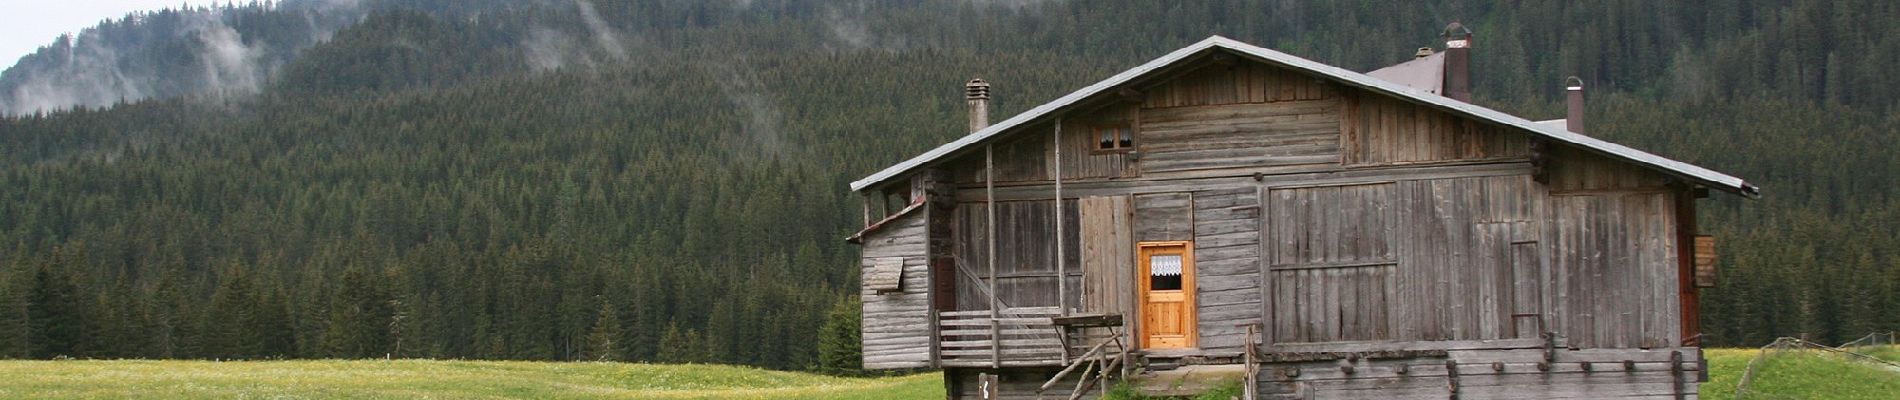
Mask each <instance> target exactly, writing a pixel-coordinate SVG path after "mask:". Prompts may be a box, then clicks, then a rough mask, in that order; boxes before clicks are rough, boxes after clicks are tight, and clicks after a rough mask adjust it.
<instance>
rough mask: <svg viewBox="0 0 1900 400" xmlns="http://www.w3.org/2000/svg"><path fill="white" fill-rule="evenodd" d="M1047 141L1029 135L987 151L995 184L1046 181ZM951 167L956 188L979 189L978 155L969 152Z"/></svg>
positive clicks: (1045, 129)
mask: <svg viewBox="0 0 1900 400" xmlns="http://www.w3.org/2000/svg"><path fill="white" fill-rule="evenodd" d="M1035 129H1038V130H1039V131H1040V132H1048V129H1050V128H1048V127H1046V126H1044V127H1038V128H1035ZM1051 140H1052V139H1051V138H1050V136H1049V135H1048V134H1046V133H1045V134H1042V135H1034V134H1030V135H1022V136H1021V137H1017V138H1011V139H1010V140H1008V141H1004V142H1002V143H999V144H997V145H996V147H994V148H992V149H991V152H992V154H991V156H992V157H995V159H994V160H993V161H994V165H996V174H995V176H994V177H995V179H996V182H997V183H1003V184H1008V183H1016V182H1040V181H1048V180H1049V170H1048V164H1049V157H1050V153H1051V152H1050V147H1049V144H1050V143H1049V142H1050V141H1051ZM1063 156H1065V157H1067V156H1069V155H1068V154H1067V153H1065V154H1063ZM953 165H955V167H953V168H951V169H952V170H954V171H956V177H955V179H956V183H957V184H959V185H965V186H970V185H977V186H980V185H982V184H983V178H984V172H983V152H982V151H976V152H972V154H970V155H968V156H964V157H962V158H960V159H958V160H956V161H955V162H954V164H953Z"/></svg>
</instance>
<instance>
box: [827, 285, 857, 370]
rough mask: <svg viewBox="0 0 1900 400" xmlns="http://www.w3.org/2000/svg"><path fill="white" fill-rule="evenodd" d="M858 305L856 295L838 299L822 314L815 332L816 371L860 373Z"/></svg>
mask: <svg viewBox="0 0 1900 400" xmlns="http://www.w3.org/2000/svg"><path fill="white" fill-rule="evenodd" d="M860 311H861V306H860V305H859V303H858V298H857V296H846V297H844V298H841V299H838V301H837V302H836V303H834V304H832V306H831V311H830V312H827V313H825V325H824V327H823V328H821V329H819V333H818V370H819V371H820V372H823V373H827V374H833V375H854V374H860V373H863V371H864V368H863V359H862V357H863V356H862V355H863V347H862V346H863V344H862V343H861V342H862V341H861V340H860V337H861V336H860V335H862V334H861V333H859V331H858V327H859V325H860V321H861V318H862V317H861V316H860V315H859V312H860Z"/></svg>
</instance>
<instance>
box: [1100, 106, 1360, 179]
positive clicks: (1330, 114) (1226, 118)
mask: <svg viewBox="0 0 1900 400" xmlns="http://www.w3.org/2000/svg"><path fill="white" fill-rule="evenodd" d="M1337 106H1338V102H1337V101H1334V100H1310V101H1293V102H1279V103H1267V104H1235V105H1220V106H1203V107H1181V108H1165V109H1157V110H1145V111H1143V112H1142V119H1141V129H1140V132H1141V136H1140V139H1141V140H1140V141H1139V142H1138V143H1137V147H1139V148H1140V151H1141V162H1140V169H1141V171H1142V174H1143V175H1144V176H1164V175H1166V174H1164V173H1166V172H1173V171H1188V170H1199V169H1222V168H1242V167H1270V166H1285V165H1299V164H1338V162H1339V156H1338V154H1339V122H1338V121H1339V117H1338V115H1337V111H1338V107H1337Z"/></svg>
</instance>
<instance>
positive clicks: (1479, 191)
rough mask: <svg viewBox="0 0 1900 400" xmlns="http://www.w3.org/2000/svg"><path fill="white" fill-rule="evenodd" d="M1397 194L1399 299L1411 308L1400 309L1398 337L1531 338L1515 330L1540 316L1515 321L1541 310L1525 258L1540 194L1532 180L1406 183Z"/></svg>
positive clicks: (1535, 266)
mask: <svg viewBox="0 0 1900 400" xmlns="http://www.w3.org/2000/svg"><path fill="white" fill-rule="evenodd" d="M1398 189H1399V191H1398V193H1397V195H1398V201H1399V204H1400V205H1399V207H1398V209H1399V215H1398V218H1399V219H1400V221H1402V222H1401V223H1402V224H1403V225H1404V226H1406V228H1405V229H1404V230H1403V231H1402V232H1403V233H1402V234H1401V236H1400V238H1399V240H1400V241H1401V243H1400V244H1399V248H1400V249H1401V250H1400V254H1401V255H1400V256H1399V265H1398V268H1399V271H1400V275H1401V276H1400V280H1399V285H1400V286H1401V288H1400V289H1399V290H1400V292H1399V294H1398V295H1399V296H1400V298H1401V299H1404V300H1403V301H1404V302H1405V303H1406V304H1408V305H1411V307H1414V308H1410V309H1404V308H1402V309H1400V310H1399V311H1398V312H1400V313H1403V315H1401V316H1400V319H1399V320H1398V324H1397V325H1398V326H1400V327H1403V329H1404V331H1403V332H1402V333H1403V336H1402V337H1404V338H1406V339H1415V340H1475V339H1502V338H1513V337H1536V336H1537V332H1535V330H1534V329H1533V331H1532V332H1518V331H1517V329H1515V327H1516V326H1517V325H1518V322H1519V321H1518V320H1519V319H1522V320H1524V321H1528V322H1529V323H1531V324H1535V323H1536V322H1537V318H1540V317H1527V318H1513V314H1518V313H1520V312H1522V311H1526V310H1537V309H1539V308H1541V302H1539V301H1538V300H1536V299H1538V298H1541V296H1539V295H1536V294H1537V293H1541V292H1540V291H1539V285H1540V281H1539V280H1537V279H1534V277H1536V276H1538V272H1539V271H1541V268H1542V263H1541V262H1539V261H1540V260H1539V259H1538V257H1534V256H1531V255H1532V254H1536V251H1535V250H1534V249H1535V246H1537V241H1538V237H1537V236H1538V235H1537V233H1538V229H1537V228H1536V226H1537V225H1536V222H1535V221H1536V220H1537V219H1538V215H1539V211H1540V204H1542V201H1541V198H1542V197H1543V195H1542V191H1541V190H1540V189H1538V187H1537V185H1536V183H1535V182H1532V181H1531V179H1530V177H1529V176H1525V175H1517V176H1499V177H1485V178H1457V179H1437V180H1418V181H1406V182H1400V184H1399V188H1398ZM1527 246H1528V247H1527ZM1520 293H1521V294H1523V295H1524V296H1522V297H1520V296H1519V294H1520ZM1518 301H1525V302H1530V303H1531V304H1517V302H1518ZM1531 313H1535V311H1531Z"/></svg>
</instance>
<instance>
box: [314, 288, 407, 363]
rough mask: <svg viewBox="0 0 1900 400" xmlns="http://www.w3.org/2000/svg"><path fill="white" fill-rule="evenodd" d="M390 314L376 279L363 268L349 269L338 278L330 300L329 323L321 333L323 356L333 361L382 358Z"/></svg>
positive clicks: (390, 311) (385, 346) (386, 295)
mask: <svg viewBox="0 0 1900 400" xmlns="http://www.w3.org/2000/svg"><path fill="white" fill-rule="evenodd" d="M393 314H394V312H393V311H392V310H390V308H389V296H388V294H387V293H385V292H383V289H382V285H381V284H380V280H378V279H376V277H374V276H372V274H371V273H370V272H369V271H367V270H366V269H365V268H363V267H360V266H351V267H350V268H349V269H347V270H344V272H343V276H342V277H340V278H338V283H337V287H336V294H335V295H334V296H332V297H331V301H330V315H329V323H328V325H327V326H326V327H325V328H324V330H323V346H324V351H325V355H326V356H328V357H333V358H372V357H382V356H384V355H386V354H387V353H386V352H388V351H389V350H390V346H389V343H388V339H389V322H390V320H391V319H392V317H393V316H394V315H393Z"/></svg>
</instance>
